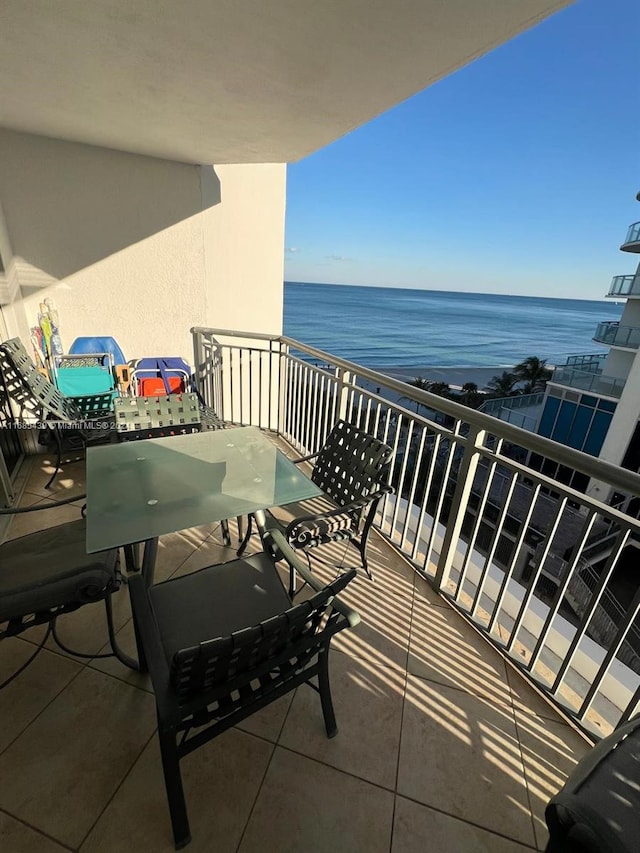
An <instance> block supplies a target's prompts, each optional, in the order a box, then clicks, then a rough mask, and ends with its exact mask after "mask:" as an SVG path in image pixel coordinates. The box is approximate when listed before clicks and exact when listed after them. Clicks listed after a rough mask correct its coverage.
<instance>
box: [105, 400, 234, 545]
mask: <svg viewBox="0 0 640 853" xmlns="http://www.w3.org/2000/svg"><path fill="white" fill-rule="evenodd" d="M114 417H115V428H116V435H117V437H118V440H119V441H137V440H139V439H145V438H164V437H168V436H172V435H188V434H189V433H196V432H201V431H203V430H214V429H224V427H225V425H224V422H223V421H221V420H220V418H218V416H217V415H216V414H215V412H214V411H213V409H210V408H208V407H207V406H204V405H203V403H201V401H200V398H199V396H198V394H196V393H195V392H192V391H188V392H185V393H178V394H171V395H166V396H160V397H118V398H117V399H116V400H114ZM241 523H242V520H241V519H238V524H239V525H241ZM221 527H222V535H223V539H224V543H225V545H231V534H230V532H229V525H228V523H227V521H222V522H221ZM239 529H240V528H239Z"/></svg>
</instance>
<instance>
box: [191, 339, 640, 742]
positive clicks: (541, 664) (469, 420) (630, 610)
mask: <svg viewBox="0 0 640 853" xmlns="http://www.w3.org/2000/svg"><path fill="white" fill-rule="evenodd" d="M192 331H193V338H194V358H195V364H196V376H197V380H198V385H199V388H200V391H201V393H202V395H203V397H204V399H205V400H206V402H207V403H208V404H209V405H213V406H214V407H215V408H216V409H217V411H218V414H219V415H220V416H221V417H223V418H224V419H225V420H227V421H233V422H235V423H238V424H252V425H255V426H258V427H261V428H263V429H269V430H274V431H276V432H277V433H278V434H279V435H281V436H282V437H283V438H285V439H286V440H287V441H288V442H289V443H290V444H291V445H292V447H293V448H294V449H295V450H296V451H297V452H299V453H302V454H307V453H314V452H315V451H317V450H318V449H319V448H320V447H321V446H322V444H323V442H324V439H325V438H326V435H327V433H328V431H329V430H330V429H331V427H332V426H333V424H334V423H335V421H336V420H337V419H338V418H345V419H347V420H350V421H352V422H354V423H357V424H358V425H359V426H360V427H361V428H363V429H366V430H368V431H369V432H371V433H374V434H376V435H378V436H379V437H380V438H381V439H382V440H383V441H385V442H386V443H387V444H389V445H391V446H392V447H393V449H394V456H393V461H392V465H391V470H390V474H389V476H390V480H391V483H392V485H393V487H394V494H393V495H388V496H386V497H385V498H384V500H383V502H381V504H380V506H379V508H378V512H377V515H376V519H375V525H376V528H377V529H378V531H379V532H380V533H381V534H382V535H383V536H384V537H386V539H387V540H388V541H389V542H390V543H391V544H392V545H394V546H395V547H396V548H397V549H398V550H399V551H400V552H401V553H402V554H403V555H404V556H405V557H406V559H407V560H408V561H410V563H412V564H413V566H414V568H415V570H416V571H417V572H419V573H421V574H422V575H423V576H424V577H425V578H427V580H428V581H429V582H430V583H431V585H432V586H433V587H434V589H436V590H437V591H438V592H439V593H440V594H441V595H442V596H444V597H445V598H447V600H448V601H449V602H450V603H451V604H452V605H453V606H454V607H456V608H457V609H458V610H460V611H461V612H463V613H464V615H465V617H466V618H467V619H469V620H470V621H472V622H473V624H474V625H475V626H476V628H477V629H478V630H479V631H480V632H481V633H482V634H483V635H484V637H485V638H486V639H487V640H489V641H490V642H491V643H492V644H494V645H495V646H497V647H498V648H499V649H500V650H501V651H502V653H503V654H504V655H505V656H506V657H507V658H509V659H510V660H511V661H512V662H513V663H514V665H516V666H517V667H518V668H519V669H520V670H521V671H522V672H523V674H525V675H526V676H527V677H529V678H530V679H531V680H532V681H533V682H534V683H535V684H536V685H537V686H538V688H539V689H541V690H543V691H544V692H545V693H546V695H547V696H548V697H549V698H550V699H551V700H553V701H554V702H555V703H556V704H557V705H558V706H559V707H560V708H561V709H563V710H564V712H565V713H566V714H568V715H569V716H570V717H571V718H572V719H573V720H574V721H575V722H576V724H578V725H579V726H581V727H582V728H583V729H585V730H587V731H589V732H590V733H591V734H595V735H596V736H597V737H600V736H603V735H605V734H607V733H608V732H609V731H611V730H612V728H613V727H614V726H616V725H617V724H619V723H620V722H622V721H624V720H626V719H628V718H629V717H630V716H631V715H633V714H635V713H637V711H638V710H639V709H640V663H638V660H637V656H634V654H632V652H633V651H634V649H635V645H636V644H637V643H636V637H637V634H636V632H635V630H634V626H637V625H636V620H637V619H640V594H637V595H630V596H629V599H628V601H626V602H621V606H622V611H621V613H619V614H617V615H616V619H615V626H614V630H613V632H612V631H611V629H610V626H609V628H607V633H606V635H605V634H603V632H602V629H601V625H602V619H601V618H600V617H601V615H602V600H603V597H604V593H605V591H609V590H610V588H611V581H612V578H613V576H614V574H615V573H616V569H617V568H618V567H619V566H621V565H622V555H623V553H625V549H627V548H628V547H632V546H631V544H630V543H631V541H632V540H633V539H635V538H636V537H638V536H640V521H639V520H638V519H637V518H635V517H634V515H632V514H629V513H627V512H625V511H624V507H625V506H628V501H630V500H631V498H632V496H633V495H638V494H640V476H639V475H638V474H635V473H632V472H630V471H627V470H624V469H621V468H618V467H617V466H614V465H611V464H609V463H606V462H603V461H602V460H600V459H597V458H595V457H593V456H589V455H587V454H584V453H581V452H579V451H577V450H573V449H572V448H569V447H566V446H564V445H561V444H558V443H557V442H554V441H551V440H549V439H547V438H543V437H542V436H539V435H536V434H535V433H530V432H526V431H524V430H522V429H520V428H518V427H517V426H515V425H514V424H512V423H508V422H505V421H500V420H497V419H496V418H493V417H491V416H490V415H487V414H485V413H483V412H479V411H476V410H474V409H471V408H467V407H465V406H463V405H461V404H460V403H458V402H456V401H453V400H450V399H447V398H443V397H439V396H436V395H434V394H431V393H428V392H426V391H421V390H420V389H417V388H414V387H413V386H410V385H408V384H406V383H404V382H400V381H397V380H394V379H390V378H388V377H386V376H384V375H383V374H380V373H376V372H374V371H372V370H369V369H367V368H364V367H360V366H359V365H356V364H352V363H350V362H347V361H344V360H342V359H340V358H337V357H334V356H332V355H330V354H328V353H325V352H322V351H320V350H316V349H315V348H313V347H309V346H306V345H305V344H302V343H300V342H299V341H295V340H293V339H291V338H287V337H283V336H261V335H257V334H252V333H249V332H234V331H229V330H226V331H224V330H213V329H194V330H192ZM587 375H588V376H589V378H590V379H592V380H593V379H594V374H592V373H590V374H587ZM596 378H599V379H601V378H602V377H596ZM572 472H573V474H572ZM569 475H572V476H573V477H574V482H577V480H576V479H575V478H582V481H581V482H580V483H578V485H580V486H581V489H578V488H576V487H572V486H571V485H568V483H569V480H570V477H569ZM589 482H590V483H591V487H590V488H589V489H585V487H586V484H587V483H589ZM586 492H588V493H586ZM610 493H611V494H614V493H615V496H616V505H615V506H610V505H608V504H607V502H606V501H607V497H608V495H609V494H610ZM603 532H606V534H607V535H606V537H605V538H603ZM594 543H595V546H594ZM605 546H606V547H605ZM587 565H588V566H590V567H591V568H593V569H594V571H595V572H596V574H597V581H596V582H595V583H594V584H593V589H591V588H589V591H588V592H584V594H581V595H580V596H579V597H578V598H576V596H574V595H573V594H572V590H574V588H575V586H576V584H577V583H578V581H577V580H576V578H577V577H578V575H580V573H581V572H583V571H584V569H585V567H586V566H587ZM554 567H555V568H557V567H560V568H559V569H558V571H556V572H555V574H554V572H553V571H551V569H552V568H554ZM581 588H582V587H581ZM382 594H383V591H382V589H381V595H382ZM386 606H389V601H387V602H386ZM607 624H608V623H607ZM372 627H373V628H375V625H374V626H372ZM630 649H631V651H630Z"/></svg>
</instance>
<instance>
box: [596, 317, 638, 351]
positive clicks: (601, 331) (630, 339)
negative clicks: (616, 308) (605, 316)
mask: <svg viewBox="0 0 640 853" xmlns="http://www.w3.org/2000/svg"><path fill="white" fill-rule="evenodd" d="M593 340H594V341H596V342H597V343H600V344H607V345H608V346H610V347H622V348H624V349H638V347H639V346H640V328H638V327H636V326H621V325H620V323H617V322H615V321H607V322H603V323H598V327H597V328H596V332H595V334H594V336H593Z"/></svg>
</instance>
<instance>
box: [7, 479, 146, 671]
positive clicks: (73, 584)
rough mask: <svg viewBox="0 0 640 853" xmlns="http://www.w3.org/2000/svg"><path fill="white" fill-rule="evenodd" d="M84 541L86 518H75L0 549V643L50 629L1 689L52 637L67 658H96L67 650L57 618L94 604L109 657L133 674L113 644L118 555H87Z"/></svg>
mask: <svg viewBox="0 0 640 853" xmlns="http://www.w3.org/2000/svg"><path fill="white" fill-rule="evenodd" d="M84 497H85V495H74V496H73V497H69V498H64V499H63V500H59V501H54V502H51V503H47V504H43V505H40V504H39V505H36V506H33V507H10V508H9V509H0V515H17V514H19V513H25V512H29V513H31V512H44V511H46V510H48V509H53V508H55V507H59V506H62V505H64V504H69V503H72V502H76V501H81V500H82V499H83V498H84ZM78 513H79V514H80V509H79V510H78ZM85 535H86V534H85V521H84V517H80V515H79V517H78V520H77V521H70V522H66V523H65V524H58V525H56V526H54V527H48V528H44V529H42V530H39V531H37V532H35V533H28V534H26V535H24V536H19V537H17V538H16V539H10V540H8V541H6V542H4V543H2V544H1V545H0V640H1V639H3V638H4V637H14V636H17V635H18V634H21V633H22V632H23V631H27V630H28V629H29V628H32V627H33V626H35V625H41V624H46V625H47V626H48V629H47V632H46V634H45V636H44V638H43V639H42V641H41V642H40V643H39V644H38V646H37V648H36V650H35V652H34V654H33V655H32V656H31V657H30V658H29V659H28V660H27V662H26V663H25V664H23V665H22V666H21V667H20V669H19V670H18V671H17V672H16V673H14V674H13V675H12V676H11V677H10V678H9V679H8V680H7V681H6V682H4V684H2V685H0V687H4V686H5V685H6V684H8V683H9V682H10V681H13V679H14V678H15V677H16V676H17V675H18V674H19V673H20V672H22V670H23V669H25V668H26V666H27V665H28V664H29V663H31V661H32V660H33V659H34V658H35V657H36V655H37V654H38V653H39V652H40V651H41V650H42V648H43V647H44V645H45V643H46V641H47V639H48V638H49V636H50V635H51V636H52V637H53V639H54V640H55V641H56V643H57V644H58V645H59V646H60V647H61V648H62V649H64V650H65V651H66V652H69V653H70V654H74V655H78V656H80V657H87V658H94V657H97V655H96V654H84V653H82V652H77V651H73V650H72V649H69V648H67V646H66V645H65V644H64V643H63V642H62V641H61V639H60V637H59V636H58V633H57V628H56V622H57V619H58V617H59V616H61V615H62V614H65V613H70V612H71V611H73V610H77V609H78V608H79V607H82V606H83V605H85V604H90V603H92V602H96V601H104V603H105V610H106V618H107V630H108V636H109V641H110V643H111V647H112V649H113V654H114V655H115V656H116V657H117V658H118V659H119V660H120V661H121V662H122V663H124V664H126V665H127V666H130V667H132V668H137V664H136V662H135V661H133V660H132V659H131V658H129V657H128V656H127V655H125V654H124V653H123V652H122V651H121V649H120V648H119V647H118V645H117V643H116V639H115V630H114V624H113V612H112V606H111V596H112V595H113V593H114V592H117V590H118V589H119V588H120V586H121V585H122V583H123V577H122V575H121V573H120V564H119V554H118V549H116V548H112V549H110V550H107V551H101V552H99V553H97V554H87V552H86V548H85Z"/></svg>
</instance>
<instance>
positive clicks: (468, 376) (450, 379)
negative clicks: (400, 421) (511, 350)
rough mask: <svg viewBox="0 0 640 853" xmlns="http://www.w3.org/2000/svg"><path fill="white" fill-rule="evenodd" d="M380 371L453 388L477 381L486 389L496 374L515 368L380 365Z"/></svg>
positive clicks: (402, 380)
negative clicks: (426, 380)
mask: <svg viewBox="0 0 640 853" xmlns="http://www.w3.org/2000/svg"><path fill="white" fill-rule="evenodd" d="M376 369H377V371H378V373H384V374H385V375H386V376H391V377H393V379H399V380H400V381H401V382H411V381H413V380H414V379H417V378H420V379H428V380H429V381H430V382H446V383H447V384H448V385H450V386H451V387H452V388H461V387H462V386H463V385H464V384H465V382H475V384H476V385H477V386H478V390H479V391H482V390H484V387H485V385H486V384H487V382H489V381H490V380H491V379H492V378H493V377H494V376H500V375H501V374H502V372H503V371H505V370H512V369H513V368H510V367H504V366H503V365H497V366H496V367H429V366H426V367H379V368H376Z"/></svg>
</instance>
